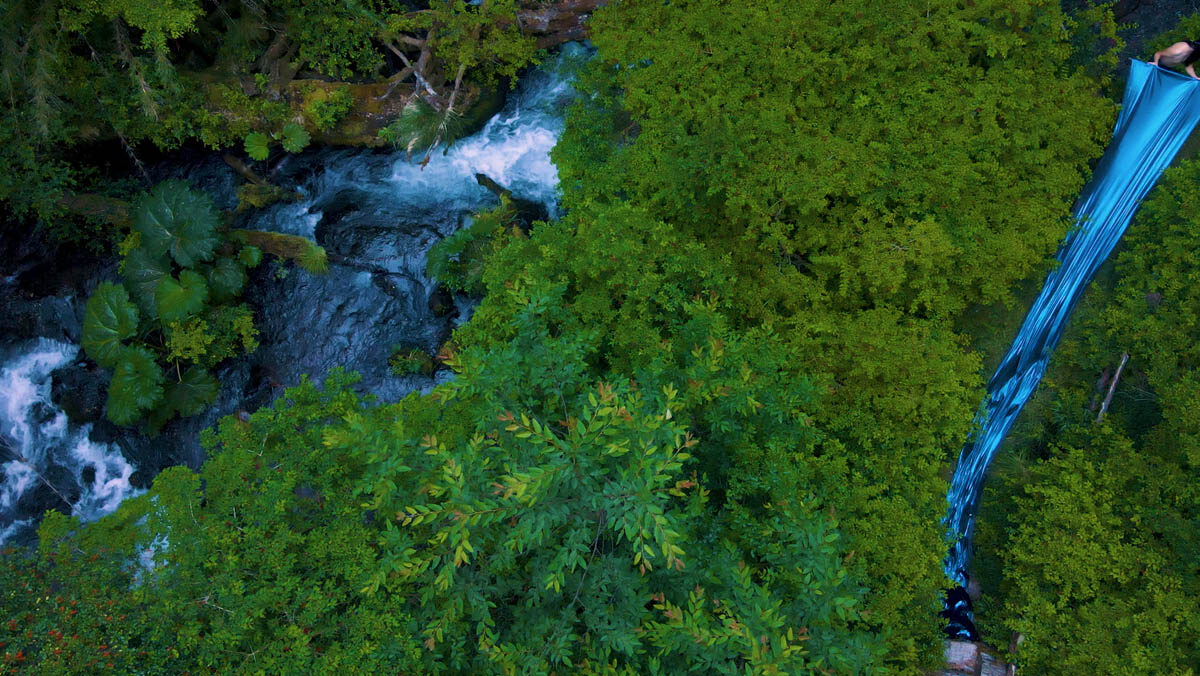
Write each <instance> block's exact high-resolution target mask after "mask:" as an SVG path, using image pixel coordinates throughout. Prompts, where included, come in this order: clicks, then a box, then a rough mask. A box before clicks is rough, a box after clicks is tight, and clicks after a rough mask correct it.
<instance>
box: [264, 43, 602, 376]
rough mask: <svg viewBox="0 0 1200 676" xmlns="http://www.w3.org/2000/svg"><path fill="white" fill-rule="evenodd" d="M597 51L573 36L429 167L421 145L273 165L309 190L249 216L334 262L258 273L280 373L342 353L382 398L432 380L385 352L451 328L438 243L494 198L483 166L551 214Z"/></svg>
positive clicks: (432, 343)
mask: <svg viewBox="0 0 1200 676" xmlns="http://www.w3.org/2000/svg"><path fill="white" fill-rule="evenodd" d="M588 56H589V52H588V50H587V49H586V48H584V47H582V46H580V45H577V44H568V45H564V47H563V48H562V51H561V53H560V54H559V55H558V56H557V57H556V58H555V59H554V60H553V61H551V62H547V63H545V64H543V65H542V66H541V67H540V68H538V69H537V70H535V71H534V72H532V73H531V74H529V75H527V76H525V77H524V78H523V79H522V80H521V83H520V86H519V87H518V89H517V91H516V92H514V93H513V94H511V95H510V96H509V99H508V102H507V104H506V106H505V108H504V110H502V111H501V112H500V113H499V114H497V115H496V116H495V117H493V118H492V119H491V120H490V121H489V122H488V123H487V124H486V125H485V126H484V128H483V129H482V130H480V131H479V132H478V133H477V134H475V135H473V136H471V137H468V138H465V139H462V140H460V141H458V142H457V143H455V144H454V145H452V146H451V147H450V148H449V149H448V151H446V152H445V154H443V152H442V150H441V149H438V150H435V151H434V152H433V153H432V154H431V155H430V157H429V161H428V163H425V164H424V165H423V166H422V163H421V162H420V160H421V155H420V154H415V155H414V156H413V157H412V158H409V157H408V156H407V154H406V153H404V152H391V153H379V152H372V151H363V150H332V151H320V152H318V153H315V154H314V155H313V156H312V157H308V156H297V157H289V158H286V159H285V161H284V162H283V163H282V164H281V166H279V167H277V169H276V171H275V172H274V174H273V175H272V179H273V180H276V181H278V182H281V183H283V184H287V183H294V184H295V185H296V188H297V190H298V191H299V192H300V193H301V194H302V195H303V196H304V197H303V199H302V200H301V201H299V202H295V203H288V204H277V205H275V206H274V207H272V208H270V209H266V210H263V211H260V212H258V213H256V214H254V215H253V216H252V217H251V218H250V219H249V220H248V221H247V222H245V223H244V224H243V225H244V227H248V228H252V229H261V230H273V231H278V232H286V233H290V234H297V235H303V236H306V237H313V238H315V239H316V240H317V242H318V243H319V244H321V246H323V247H325V249H326V251H327V253H328V256H329V261H330V270H329V273H328V274H326V275H319V276H314V275H308V274H302V273H300V272H299V271H292V272H291V273H289V274H288V276H287V277H286V278H283V279H278V278H275V277H269V278H267V279H263V280H261V284H258V285H257V289H258V291H257V292H256V293H257V294H258V295H257V297H256V298H255V299H254V302H255V303H256V304H257V305H258V306H259V307H258V308H257V309H259V310H260V311H259V312H258V316H259V317H260V318H261V322H260V327H259V328H260V330H261V331H262V333H263V337H264V339H263V341H262V343H263V345H262V347H261V348H260V349H259V351H258V353H257V354H256V355H255V357H254V359H255V360H256V361H257V362H259V363H262V364H264V368H265V370H267V371H268V372H269V377H270V378H271V380H272V381H273V382H277V383H279V384H282V385H285V386H286V385H292V384H295V383H296V382H297V381H298V380H299V377H300V375H301V374H304V373H307V374H310V375H312V376H315V377H318V378H319V377H320V376H321V375H323V374H324V373H325V372H327V371H328V370H329V369H330V368H333V367H335V366H347V367H348V368H350V369H353V370H356V371H358V372H359V373H360V374H361V376H362V378H363V380H362V389H364V390H366V391H370V392H372V393H374V394H377V395H379V396H380V397H381V398H384V399H385V400H386V399H394V398H399V397H401V396H403V395H404V394H407V393H408V392H411V391H413V390H415V389H426V388H428V387H429V386H431V385H432V384H433V382H432V381H430V380H429V379H427V378H424V377H422V376H397V375H395V374H392V373H390V372H389V371H388V365H387V362H388V357H389V356H390V354H391V351H392V350H393V348H395V347H396V346H398V345H404V346H409V347H418V348H421V349H424V350H426V351H428V352H429V353H430V354H433V353H435V352H436V351H437V350H438V348H439V346H440V345H441V343H443V342H444V341H445V339H446V338H447V337H448V333H449V330H450V328H451V326H450V324H449V322H448V320H446V319H445V318H444V317H440V316H438V315H439V313H438V312H435V311H434V310H432V309H431V307H430V305H431V303H430V301H431V297H432V295H433V294H434V293H435V292H436V285H435V283H434V281H433V280H431V279H429V278H428V277H427V276H426V274H425V262H426V256H427V254H428V252H429V249H430V247H432V246H433V245H434V244H435V243H436V242H437V241H439V240H441V239H442V238H444V237H446V236H447V235H449V234H451V233H453V232H454V231H455V230H457V229H458V228H460V227H462V226H463V225H464V224H465V223H466V222H467V220H468V219H469V218H470V215H471V214H472V213H473V212H475V211H477V210H479V209H480V208H484V207H486V206H489V205H491V204H495V203H496V201H497V198H496V196H495V195H493V194H492V193H491V192H489V191H488V190H487V189H486V188H483V187H481V186H480V185H479V183H478V181H477V180H476V174H484V175H486V176H488V177H489V178H491V179H492V180H494V181H495V182H496V183H498V184H500V185H501V186H503V187H504V188H506V189H508V190H510V191H511V192H512V193H513V194H514V196H516V197H519V198H523V199H525V200H529V201H532V202H537V203H541V204H543V205H544V206H545V208H546V210H547V212H548V213H549V214H551V215H553V214H554V212H555V210H556V199H557V197H556V196H557V186H558V174H557V170H556V169H555V167H554V165H553V163H552V162H551V161H550V155H549V153H550V149H551V148H552V147H553V146H554V144H555V142H556V141H557V139H558V136H559V134H560V132H561V130H562V126H563V114H564V112H565V106H566V104H567V103H568V102H569V101H570V99H571V96H572V95H573V90H572V88H571V75H572V74H573V72H574V68H573V66H575V65H577V64H578V63H580V62H581V61H582V60H585V59H586V58H588ZM314 164H315V165H316V166H315V167H314ZM462 300H463V299H458V301H459V303H460V305H461V304H462ZM464 314H465V313H464ZM297 327H304V331H303V332H297V331H296V330H295V329H296V328H297Z"/></svg>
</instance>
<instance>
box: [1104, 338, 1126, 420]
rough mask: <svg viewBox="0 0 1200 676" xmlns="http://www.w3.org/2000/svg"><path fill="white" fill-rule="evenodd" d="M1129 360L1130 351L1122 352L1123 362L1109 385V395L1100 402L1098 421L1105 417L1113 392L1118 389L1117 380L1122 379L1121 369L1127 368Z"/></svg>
mask: <svg viewBox="0 0 1200 676" xmlns="http://www.w3.org/2000/svg"><path fill="white" fill-rule="evenodd" d="M1128 361H1129V353H1128V352H1122V353H1121V363H1120V365H1118V366H1117V372H1116V373H1115V374H1114V375H1113V379H1112V382H1111V383H1109V385H1108V395H1107V396H1105V397H1104V403H1103V404H1100V414H1099V415H1097V416H1096V422H1100V421H1101V420H1102V419H1103V418H1104V413H1105V411H1107V410H1108V404H1109V403H1110V402H1111V401H1112V396H1113V392H1114V391H1115V390H1116V389H1117V381H1118V380H1120V379H1121V370H1122V369H1124V368H1125V362H1128Z"/></svg>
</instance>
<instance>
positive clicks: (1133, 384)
mask: <svg viewBox="0 0 1200 676" xmlns="http://www.w3.org/2000/svg"><path fill="white" fill-rule="evenodd" d="M1198 180H1200V162H1196V161H1194V160H1192V161H1189V162H1185V163H1183V164H1182V165H1181V166H1179V167H1177V168H1175V169H1171V170H1169V171H1168V172H1167V173H1166V175H1165V177H1164V179H1163V183H1162V185H1161V186H1160V187H1159V188H1158V189H1157V190H1156V191H1155V192H1154V193H1153V195H1152V196H1151V198H1150V199H1148V200H1147V201H1146V203H1145V205H1144V206H1143V207H1142V210H1141V212H1140V213H1139V215H1138V216H1137V218H1136V219H1135V221H1134V224H1133V225H1132V226H1131V228H1130V230H1129V232H1128V233H1127V234H1126V236H1125V246H1124V250H1123V251H1121V253H1119V254H1118V255H1117V256H1116V261H1115V265H1114V270H1113V274H1112V276H1111V278H1110V279H1107V280H1106V281H1105V282H1104V283H1101V284H1097V285H1095V286H1094V287H1093V288H1092V289H1091V291H1090V294H1091V297H1090V298H1089V300H1088V303H1087V305H1086V306H1084V307H1083V308H1082V311H1081V312H1080V316H1079V317H1078V321H1079V326H1078V328H1076V329H1075V330H1074V331H1072V334H1071V335H1070V336H1069V337H1068V339H1067V340H1065V341H1064V344H1063V345H1062V346H1061V347H1060V348H1059V350H1058V352H1057V353H1056V355H1055V361H1054V370H1053V371H1052V373H1051V383H1052V386H1053V389H1052V391H1051V392H1050V393H1049V394H1048V395H1047V396H1048V397H1049V398H1051V399H1052V403H1051V404H1050V405H1049V406H1047V408H1048V409H1049V410H1051V411H1053V414H1052V416H1053V419H1052V420H1049V421H1047V422H1046V423H1045V424H1044V427H1043V434H1042V438H1041V440H1040V447H1037V448H1034V449H1031V450H1020V449H1018V451H1017V453H1018V455H1017V456H1016V457H1015V458H1011V459H1009V460H1008V461H1007V462H1006V463H1005V464H1004V465H1003V466H1002V468H1001V471H1000V472H999V473H998V475H997V478H996V481H994V482H993V483H994V486H993V487H992V488H991V489H989V491H988V493H987V495H986V496H985V498H984V504H985V506H986V507H987V509H986V511H985V512H984V517H985V518H984V523H983V525H982V527H981V538H980V541H979V545H980V550H981V552H982V554H981V562H980V567H981V568H982V569H983V571H984V572H986V573H987V574H988V578H989V579H988V591H989V592H991V593H990V595H989V598H988V599H987V600H986V601H987V605H986V606H985V609H986V610H987V611H988V613H987V614H988V617H990V618H992V619H991V622H992V623H994V626H992V627H990V628H991V629H992V631H993V634H994V635H995V636H996V637H997V639H1003V640H998V641H997V642H998V643H1002V644H1007V635H1006V634H1005V632H1007V631H1009V630H1011V631H1019V632H1022V633H1023V634H1024V635H1025V641H1024V643H1023V644H1022V646H1021V647H1020V649H1019V651H1018V653H1017V656H1018V658H1019V660H1020V662H1021V665H1022V668H1028V669H1029V670H1030V671H1033V672H1051V671H1052V672H1053V673H1059V674H1080V675H1082V674H1097V673H1128V674H1183V673H1195V672H1196V671H1198V670H1200V642H1197V636H1200V624H1198V622H1200V570H1198V569H1197V568H1196V560H1197V557H1198V556H1200V528H1198V527H1197V526H1198V525H1200V482H1198V481H1197V479H1196V477H1197V472H1200V427H1198V426H1197V423H1196V417H1195V410H1196V405H1197V397H1198V395H1200V351H1198V350H1197V345H1198V344H1200V292H1198V291H1197V288H1200V287H1198V286H1197V283H1198V282H1200V253H1197V252H1198V251H1200V234H1198V233H1200V218H1198V217H1197V213H1198V211H1197V209H1200V189H1198V188H1197V181H1198ZM1122 352H1126V353H1128V354H1130V355H1131V357H1130V361H1129V364H1128V366H1127V367H1126V369H1125V370H1124V372H1123V373H1122V376H1121V380H1120V382H1119V383H1118V385H1117V387H1116V390H1115V392H1114V397H1113V400H1112V404H1111V408H1110V409H1109V410H1108V413H1107V415H1106V417H1105V418H1104V419H1103V422H1102V423H1097V422H1096V420H1095V419H1096V409H1097V402H1098V401H1099V400H1100V399H1101V398H1102V397H1103V396H1104V394H1105V393H1106V391H1107V390H1106V388H1107V385H1105V388H1103V390H1102V388H1093V383H1094V382H1095V380H1094V379H1095V377H1096V374H1099V373H1101V372H1105V371H1106V372H1107V374H1108V375H1109V376H1111V374H1112V372H1113V370H1114V368H1115V364H1116V362H1117V360H1118V359H1119V357H1120V355H1121V353H1122Z"/></svg>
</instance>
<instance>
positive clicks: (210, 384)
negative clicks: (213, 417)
mask: <svg viewBox="0 0 1200 676" xmlns="http://www.w3.org/2000/svg"><path fill="white" fill-rule="evenodd" d="M217 388H218V384H217V379H216V378H215V377H213V374H211V373H209V372H208V370H207V369H204V368H201V367H199V366H193V367H192V368H190V369H188V370H186V371H184V372H183V377H182V378H181V379H180V380H179V382H177V383H175V382H172V383H167V387H166V394H165V396H164V403H165V404H166V405H167V406H168V407H170V409H171V410H172V411H177V412H178V413H179V415H183V416H189V415H199V414H201V413H203V412H204V409H206V408H208V405H209V404H211V403H213V402H214V401H216V399H217Z"/></svg>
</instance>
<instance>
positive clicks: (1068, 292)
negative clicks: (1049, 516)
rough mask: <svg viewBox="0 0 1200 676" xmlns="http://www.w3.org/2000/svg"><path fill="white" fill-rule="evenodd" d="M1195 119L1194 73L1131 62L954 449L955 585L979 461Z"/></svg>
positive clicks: (950, 560) (978, 483)
mask: <svg viewBox="0 0 1200 676" xmlns="http://www.w3.org/2000/svg"><path fill="white" fill-rule="evenodd" d="M1198 121H1200V80H1194V79H1192V78H1191V77H1188V76H1186V75H1181V74H1179V73H1176V72H1174V71H1170V70H1167V69H1165V68H1159V67H1155V66H1153V65H1151V64H1149V63H1145V62H1143V61H1136V60H1135V61H1133V62H1132V65H1131V66H1130V72H1129V82H1128V84H1126V86H1125V98H1124V100H1123V101H1122V108H1121V115H1120V116H1119V117H1118V118H1117V126H1116V129H1114V130H1113V137H1112V141H1110V142H1109V146H1108V150H1107V151H1105V153H1104V157H1103V158H1101V160H1100V163H1099V164H1098V165H1097V166H1096V170H1095V172H1094V173H1093V174H1092V180H1091V181H1090V182H1089V183H1088V184H1087V185H1086V186H1085V187H1084V189H1083V193H1082V194H1081V195H1080V197H1079V201H1078V202H1077V203H1076V205H1075V209H1074V214H1075V227H1074V228H1072V230H1071V232H1070V233H1069V234H1068V235H1067V238H1066V240H1065V241H1064V242H1063V245H1062V247H1061V248H1060V249H1059V251H1058V260H1059V261H1060V263H1061V265H1060V266H1059V267H1058V268H1057V269H1055V270H1054V271H1053V272H1051V273H1050V274H1049V275H1048V276H1047V277H1046V283H1045V285H1044V286H1043V287H1042V292H1041V293H1040V294H1039V295H1038V297H1037V300H1035V301H1034V302H1033V307H1031V308H1030V310H1029V314H1027V315H1026V316H1025V321H1024V323H1022V324H1021V330H1020V331H1019V332H1018V333H1017V337H1016V339H1015V340H1014V341H1013V344H1012V347H1010V348H1009V350H1008V354H1006V355H1005V356H1004V360H1003V361H1001V362H1000V366H999V367H998V368H997V369H996V373H995V375H993V376H992V378H991V380H990V381H988V396H987V401H986V404H985V408H984V410H983V411H982V412H981V413H980V415H979V417H978V418H977V420H976V424H977V425H978V431H977V432H976V433H975V434H974V435H973V436H972V438H971V440H970V441H969V442H968V443H967V445H966V446H964V447H963V449H962V452H961V453H960V454H959V458H958V466H957V467H956V468H955V470H954V479H953V481H952V483H951V487H950V492H949V494H948V496H947V499H948V500H949V502H950V509H949V513H948V515H947V517H946V524H947V526H948V528H949V529H950V534H951V537H953V538H955V542H954V545H953V546H952V548H951V550H950V554H949V556H948V557H947V559H946V574H947V575H948V576H949V577H951V578H952V579H955V580H957V581H958V582H959V583H960V584H961V583H962V582H963V572H964V571H965V569H966V567H967V561H968V558H969V556H970V553H969V551H968V550H969V545H970V536H971V531H972V527H973V525H974V519H975V508H976V506H977V504H978V501H979V493H980V489H981V487H982V484H983V476H984V472H985V471H986V470H987V466H988V463H989V462H991V459H992V456H993V455H995V453H996V449H997V448H998V447H999V446H1000V442H1001V441H1003V440H1004V436H1005V435H1006V434H1007V433H1008V431H1009V429H1010V428H1011V427H1012V425H1013V422H1014V421H1015V420H1016V418H1017V414H1018V413H1020V411H1021V407H1022V406H1024V405H1025V402H1026V401H1027V400H1028V399H1029V397H1030V396H1031V395H1032V394H1033V391H1034V390H1035V389H1036V388H1037V385H1038V383H1039V382H1040V381H1041V379H1042V375H1043V374H1044V373H1045V371H1046V364H1047V363H1048V362H1049V361H1050V354H1051V353H1052V352H1053V351H1054V347H1055V346H1056V345H1058V340H1059V338H1060V337H1061V336H1062V332H1063V329H1064V328H1065V327H1066V324H1067V319H1068V318H1070V316H1071V312H1072V311H1073V310H1074V309H1075V305H1076V303H1078V302H1079V298H1080V296H1082V295H1083V290H1084V289H1085V288H1086V287H1087V284H1088V283H1089V282H1090V281H1091V279H1092V276H1093V275H1095V273H1096V270H1097V269H1099V267H1100V265H1101V264H1102V263H1104V260H1105V259H1106V258H1108V255H1109V254H1110V253H1111V252H1112V250H1113V247H1114V246H1116V244H1117V241H1118V240H1120V239H1121V235H1122V234H1124V232H1125V229H1126V228H1127V227H1128V226H1129V221H1130V219H1132V218H1133V214H1134V213H1135V212H1136V211H1137V208H1138V206H1140V204H1141V201H1142V199H1143V198H1144V197H1145V196H1146V193H1148V192H1149V191H1150V188H1152V187H1154V184H1155V182H1157V181H1158V178H1159V176H1161V175H1162V172H1163V170H1165V169H1166V168H1167V165H1168V164H1170V163H1171V160H1172V159H1173V158H1174V157H1175V153H1177V152H1178V151H1179V148H1180V146H1182V145H1183V142H1184V141H1185V140H1187V137H1188V135H1189V134H1190V133H1191V132H1192V129H1193V128H1194V127H1195V126H1196V123H1197V122H1198Z"/></svg>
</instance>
